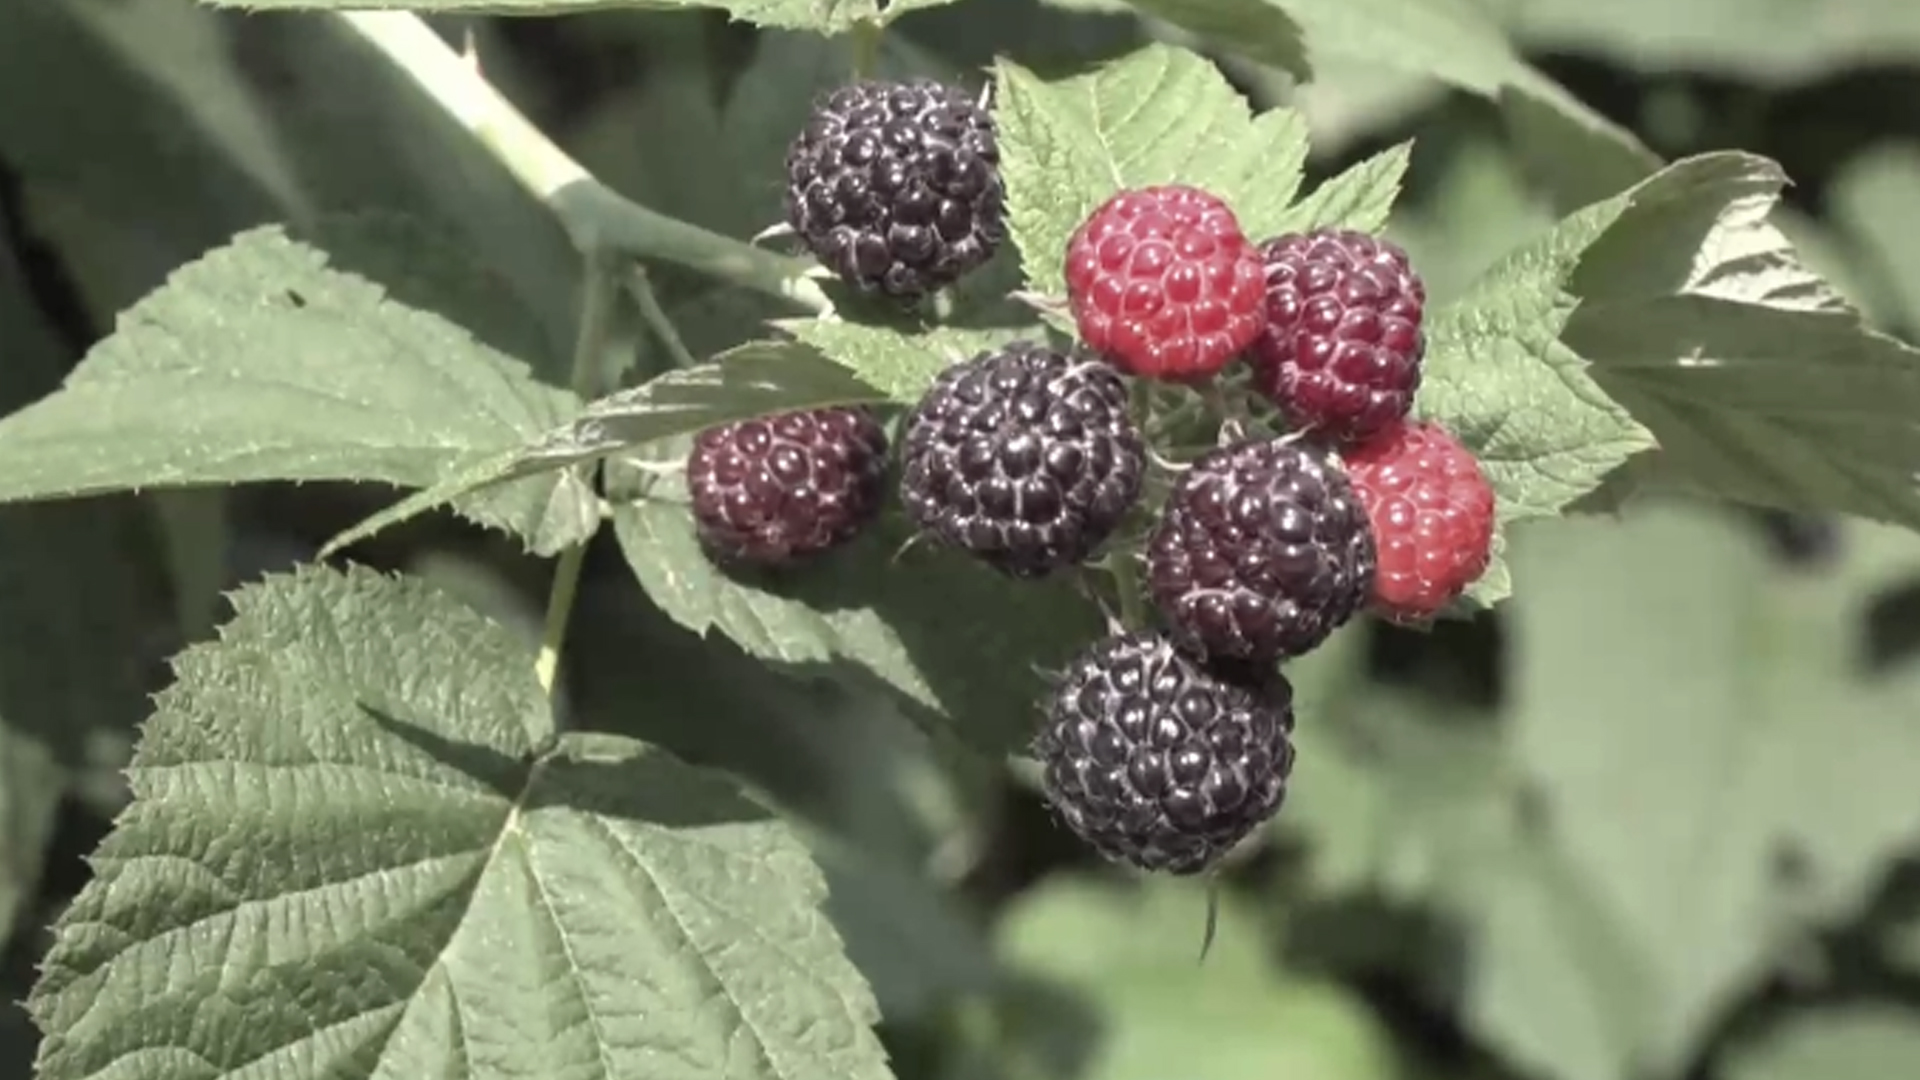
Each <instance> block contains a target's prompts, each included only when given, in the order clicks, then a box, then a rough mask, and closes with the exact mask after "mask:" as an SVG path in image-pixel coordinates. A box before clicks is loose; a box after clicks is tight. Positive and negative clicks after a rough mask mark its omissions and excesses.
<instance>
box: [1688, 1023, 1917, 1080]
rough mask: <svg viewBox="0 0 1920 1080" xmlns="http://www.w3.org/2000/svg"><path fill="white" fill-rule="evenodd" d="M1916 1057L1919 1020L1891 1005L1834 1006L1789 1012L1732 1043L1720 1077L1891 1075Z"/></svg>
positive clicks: (1873, 1079)
mask: <svg viewBox="0 0 1920 1080" xmlns="http://www.w3.org/2000/svg"><path fill="white" fill-rule="evenodd" d="M1916 1061H1920V1019H1915V1018H1914V1015H1913V1010H1912V1009H1910V1008H1904V1007H1900V1006H1897V1005H1893V1004H1862V1005H1836V1006H1827V1007H1824V1008H1817V1009H1809V1010H1807V1011H1804V1012H1800V1013H1795V1014H1790V1015H1789V1016H1788V1017H1787V1018H1786V1019H1785V1020H1784V1021H1782V1022H1781V1023H1779V1024H1776V1025H1774V1026H1773V1027H1772V1029H1771V1030H1769V1031H1767V1032H1766V1033H1765V1034H1764V1035H1762V1036H1760V1037H1759V1038H1757V1039H1754V1040H1753V1041H1752V1042H1751V1043H1749V1044H1747V1045H1745V1046H1741V1047H1738V1048H1736V1049H1735V1050H1733V1051H1731V1052H1730V1054H1729V1060H1728V1062H1727V1064H1726V1066H1725V1067H1724V1068H1722V1069H1721V1070H1720V1076H1721V1077H1722V1078H1724V1080H1889V1078H1891V1077H1895V1076H1900V1075H1903V1074H1905V1073H1906V1072H1907V1071H1908V1070H1910V1069H1912V1068H1913V1063H1914V1062H1916Z"/></svg>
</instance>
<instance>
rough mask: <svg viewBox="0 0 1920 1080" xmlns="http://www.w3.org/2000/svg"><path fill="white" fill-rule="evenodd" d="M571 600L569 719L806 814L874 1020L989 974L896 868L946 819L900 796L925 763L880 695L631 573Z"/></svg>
mask: <svg viewBox="0 0 1920 1080" xmlns="http://www.w3.org/2000/svg"><path fill="white" fill-rule="evenodd" d="M577 610H578V612H579V615H578V618H579V619H580V625H582V626H591V627H593V632H592V633H591V634H581V635H577V636H576V637H575V638H574V639H573V640H572V641H571V642H569V644H568V647H567V654H568V655H567V666H568V679H567V682H568V685H569V686H570V687H571V688H573V690H574V695H573V700H574V701H575V702H576V704H577V709H576V712H575V716H576V717H577V721H576V723H577V725H578V726H580V727H584V728H588V729H590V730H607V731H614V732H618V733H620V734H625V735H631V736H634V737H637V738H640V739H642V740H644V741H646V742H647V743H649V744H651V745H654V746H659V747H661V748H662V749H665V750H668V751H670V752H671V753H673V754H674V755H675V756H677V757H679V758H681V759H682V760H685V761H688V762H690V763H693V764H697V765H702V766H707V767H711V768H716V769H723V770H725V771H726V772H727V773H729V774H730V775H733V776H737V777H740V778H741V780H742V781H743V782H744V783H747V784H750V785H752V787H753V789H754V790H756V791H759V792H764V793H765V794H766V796H767V797H768V798H770V799H772V800H773V801H775V802H776V803H777V804H778V805H779V806H780V808H781V809H782V810H783V811H784V812H786V813H787V814H789V815H793V816H795V817H798V818H800V819H802V820H804V821H805V822H807V823H808V824H809V825H810V826H811V827H812V828H811V830H810V833H811V835H810V838H809V839H810V845H811V846H812V848H813V850H814V851H815V853H816V857H817V858H818V859H819V860H820V862H821V867H822V869H823V871H824V872H825V873H826V876H827V883H828V886H829V890H830V891H829V895H828V897H827V902H826V912H827V915H828V916H829V917H830V918H832V919H833V922H834V925H835V926H836V927H838V928H839V930H840V934H841V936H842V937H843V938H845V939H846V943H847V955H848V956H849V957H850V958H851V959H852V960H853V962H854V964H855V965H856V966H858V967H859V968H860V971H861V973H862V974H864V975H865V976H866V977H867V979H868V980H869V981H870V982H871V983H872V984H873V991H874V996H875V997H876V998H877V999H878V1000H879V1002H880V1008H881V1012H882V1014H883V1015H884V1016H886V1017H887V1018H888V1020H889V1021H896V1022H897V1021H902V1020H908V1019H912V1018H915V1017H918V1016H923V1015H925V1014H926V1013H927V1012H928V1011H929V1010H930V1009H932V1008H934V1007H936V1006H938V1005H940V1004H943V1003H944V1002H946V1001H948V1000H950V999H951V998H952V996H953V995H955V994H957V993H963V992H973V991H980V990H984V989H986V988H988V987H989V986H990V985H991V984H992V982H993V981H994V979H995V977H996V974H997V973H996V972H995V970H994V965H993V963H992V959H991V956H990V953H989V950H988V949H987V948H986V946H985V944H984V942H982V941H981V940H980V935H979V932H978V930H977V929H975V928H974V926H973V925H972V923H971V920H970V919H968V918H967V917H966V916H965V915H964V914H963V913H962V912H960V911H959V910H958V909H957V908H956V905H955V904H954V902H953V900H952V899H951V897H950V896H949V895H947V894H946V893H945V892H944V891H943V890H940V889H939V888H938V887H937V886H936V885H935V884H934V883H933V882H930V881H928V880H927V879H926V878H924V877H923V876H921V875H920V874H919V873H917V872H915V870H913V869H910V868H913V867H919V866H922V865H925V864H926V863H927V862H928V861H930V860H931V859H932V858H933V857H934V855H935V852H936V850H937V847H936V845H945V844H950V843H952V842H953V840H954V839H955V835H956V832H957V831H958V830H957V829H955V828H953V827H951V826H949V825H948V823H945V822H940V823H937V824H936V823H934V822H931V821H930V820H929V817H930V815H928V814H926V813H924V812H920V811H919V810H918V809H917V804H916V803H915V802H914V801H913V800H912V799H910V798H909V792H908V791H907V790H906V789H907V783H908V781H909V780H910V778H912V777H915V776H917V775H924V774H926V773H930V772H933V771H934V770H935V769H937V768H938V767H939V764H938V762H937V761H936V760H935V759H934V757H933V755H932V753H931V750H932V747H931V745H930V743H929V740H928V739H927V738H926V737H925V735H923V734H922V733H921V732H920V731H919V730H917V729H916V728H915V727H914V726H913V725H912V724H910V723H909V722H907V720H906V719H904V718H903V717H902V716H901V715H900V712H899V710H898V709H897V708H895V707H894V705H893V703H892V701H891V700H889V699H888V698H887V697H884V696H882V695H880V694H876V693H872V692H868V691H866V690H864V689H861V690H858V691H855V690H850V689H849V688H848V687H846V686H845V685H844V684H843V683H841V682H835V681H829V680H826V679H811V678H805V677H796V676H795V674H794V673H790V672H786V671H782V670H781V669H780V668H778V667H776V666H773V665H769V664H766V663H764V662H762V661H761V660H759V659H757V658H754V657H752V656H748V655H747V654H745V653H744V652H742V651H741V650H739V649H738V648H736V647H735V646H734V645H733V644H732V643H730V642H726V641H715V640H710V639H709V640H702V639H701V638H699V637H696V636H695V635H693V634H690V633H688V632H687V631H686V629H685V628H684V627H681V626H679V625H677V624H675V623H673V622H672V621H671V620H669V619H668V618H666V617H665V616H664V615H662V614H661V613H660V611H659V610H658V609H657V608H655V607H654V606H653V605H652V604H650V603H648V601H647V600H646V598H645V596H644V595H643V594H641V593H640V591H639V589H638V588H637V587H635V586H634V584H633V583H632V582H599V583H595V584H593V585H590V586H589V587H588V588H586V589H583V590H582V592H581V596H580V604H579V607H578V608H577ZM938 775H939V776H940V777H941V778H942V779H945V778H947V777H950V776H951V775H952V772H951V771H950V770H941V771H940V772H939V773H938ZM996 778H997V777H996ZM996 790H997V788H996ZM943 826H944V827H943Z"/></svg>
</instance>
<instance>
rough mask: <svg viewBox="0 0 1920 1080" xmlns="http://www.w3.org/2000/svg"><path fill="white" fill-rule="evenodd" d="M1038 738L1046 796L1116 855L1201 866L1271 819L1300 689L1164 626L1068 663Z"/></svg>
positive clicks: (1078, 829) (1282, 788) (1080, 831)
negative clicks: (1195, 646)
mask: <svg viewBox="0 0 1920 1080" xmlns="http://www.w3.org/2000/svg"><path fill="white" fill-rule="evenodd" d="M1045 707H1046V723H1045V725H1044V726H1043V727H1042V728H1041V730H1040V733H1039V735H1038V736H1037V737H1036V738H1035V740H1034V746H1033V749H1034V754H1035V756H1036V757H1037V758H1038V759H1039V761H1040V764H1041V766H1042V770H1043V773H1042V775H1043V784H1044V787H1045V792H1046V797H1047V801H1048V802H1049V803H1050V804H1051V805H1052V806H1053V808H1054V810H1055V811H1056V812H1057V813H1058V814H1059V816H1060V818H1061V820H1063V821H1065V822H1066V824H1067V827H1068V828H1069V829H1071V830H1073V832H1074V834H1075V835H1077V836H1079V837H1080V838H1081V839H1082V840H1084V841H1085V842H1086V843H1088V844H1089V845H1091V846H1092V847H1093V848H1094V849H1095V850H1096V851H1098V852H1099V853H1100V854H1101V855H1103V856H1105V857H1106V858H1108V859H1111V860H1115V861H1119V862H1125V863H1130V864H1132V865H1134V866H1137V867H1139V868H1141V869H1144V870H1157V871H1165V872H1169V873H1173V874H1193V873H1199V872H1201V871H1203V870H1206V869H1208V868H1209V867H1211V866H1213V865H1214V864H1216V863H1218V862H1219V860H1220V859H1221V857H1222V856H1224V855H1226V854H1227V852H1229V851H1230V850H1232V849H1233V847H1234V845H1236V844H1238V843H1239V842H1240V841H1241V840H1242V839H1244V838H1245V837H1246V836H1247V834H1249V833H1251V832H1252V831H1253V830H1254V829H1256V828H1258V827H1259V826H1260V825H1261V824H1262V823H1264V822H1265V821H1267V820H1268V819H1270V818H1272V817H1273V815H1274V814H1275V813H1276V812H1277V811H1278V810H1279V809H1280V805H1281V803H1282V802H1283V801H1284V799H1285V797H1286V789H1287V777H1288V774H1289V773H1290V772H1291V771H1292V768H1293V756H1294V752H1293V743H1292V741H1291V734H1292V731H1293V722H1294V720H1293V688H1292V686H1291V685H1289V684H1288V682H1287V681H1286V679H1285V678H1284V677H1283V676H1281V675H1280V674H1279V673H1278V672H1277V671H1271V670H1270V671H1267V672H1262V673H1259V674H1257V675H1256V674H1255V673H1254V672H1253V670H1252V669H1250V668H1247V669H1239V668H1229V667H1227V666H1224V665H1220V664H1210V663H1207V662H1205V661H1203V660H1200V659H1197V658H1195V657H1193V656H1191V655H1189V654H1187V653H1185V652H1183V651H1181V650H1180V648H1179V647H1177V646H1176V645H1175V644H1174V643H1173V641H1172V640H1171V639H1169V638H1167V637H1166V636H1164V635H1162V634H1157V633H1129V634H1120V635H1116V636H1113V637H1108V638H1106V639H1104V640H1102V641H1099V642H1097V643H1095V644H1094V645H1093V646H1092V647H1090V648H1088V649H1087V650H1085V651H1084V652H1082V653H1081V654H1080V655H1079V656H1077V657H1075V658H1074V660H1073V661H1072V662H1071V663H1070V664H1069V665H1068V666H1067V669H1066V671H1065V672H1064V673H1063V674H1062V675H1061V677H1060V679H1059V682H1058V683H1057V684H1056V685H1055V686H1054V688H1053V691H1052V693H1051V694H1050V695H1049V696H1048V698H1047V699H1046V703H1045Z"/></svg>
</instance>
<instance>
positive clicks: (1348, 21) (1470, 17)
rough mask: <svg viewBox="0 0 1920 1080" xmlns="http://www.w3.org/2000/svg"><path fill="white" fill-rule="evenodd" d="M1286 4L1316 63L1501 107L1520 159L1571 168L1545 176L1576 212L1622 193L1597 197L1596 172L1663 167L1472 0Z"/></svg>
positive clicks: (1635, 173)
mask: <svg viewBox="0 0 1920 1080" xmlns="http://www.w3.org/2000/svg"><path fill="white" fill-rule="evenodd" d="M1280 3H1281V6H1283V7H1285V8H1286V10H1287V13H1288V14H1289V15H1292V16H1293V17H1294V19H1296V20H1298V22H1299V23H1300V25H1301V26H1302V27H1303V28H1304V29H1305V30H1306V37H1307V46H1308V49H1309V51H1310V52H1311V53H1312V54H1313V55H1314V56H1315V57H1316V62H1319V60H1318V58H1321V57H1324V58H1325V59H1326V62H1329V63H1331V62H1334V61H1336V60H1337V59H1350V60H1354V61H1359V62H1364V63H1366V64H1370V65H1374V66H1378V67H1385V68H1390V69H1396V70H1399V71H1405V72H1410V73H1413V74H1416V75H1424V76H1430V77H1432V78H1435V79H1439V80H1440V81H1442V82H1444V83H1447V84H1448V85H1450V86H1454V87H1458V88H1459V89H1462V90H1466V91H1469V92H1471V93H1475V94H1479V95H1481V96H1482V97H1486V98H1488V99H1491V100H1493V101H1495V102H1497V103H1499V104H1500V105H1501V107H1502V110H1503V112H1505V113H1506V114H1507V117H1508V120H1509V122H1510V123H1512V125H1513V127H1514V130H1515V132H1516V134H1518V135H1520V136H1521V137H1522V138H1524V139H1525V140H1526V144H1523V145H1522V146H1520V147H1519V149H1520V150H1521V151H1522V152H1523V153H1526V154H1527V155H1528V156H1529V157H1537V158H1540V159H1542V160H1545V161H1546V162H1547V163H1548V164H1560V162H1561V161H1564V162H1568V163H1572V164H1568V165H1566V166H1564V167H1562V168H1560V169H1557V170H1555V171H1553V172H1551V173H1550V174H1548V176H1547V177H1546V178H1548V179H1552V180H1556V181H1565V182H1568V183H1571V184H1572V185H1575V187H1576V190H1577V191H1578V196H1579V197H1578V198H1577V199H1574V200H1573V201H1572V205H1579V204H1581V203H1584V202H1588V201H1591V200H1592V199H1593V198H1596V197H1598V196H1599V195H1602V194H1610V193H1611V192H1613V191H1617V190H1618V186H1617V185H1616V186H1613V187H1609V188H1605V189H1603V190H1601V191H1595V190H1593V189H1592V187H1591V186H1590V185H1591V183H1592V180H1591V177H1592V176H1594V175H1599V176H1605V177H1609V178H1622V179H1626V180H1634V179H1638V178H1640V177H1643V176H1645V175H1647V174H1648V173H1651V172H1652V171H1654V170H1655V169H1656V168H1658V167H1659V165H1660V161H1659V158H1658V157H1656V156H1655V155H1654V154H1653V153H1652V152H1650V151H1649V150H1647V148H1646V147H1645V146H1643V145H1641V144H1640V142H1639V140H1638V139H1636V138H1635V137H1634V136H1633V134H1632V133H1631V132H1629V131H1627V130H1626V129H1625V128H1622V127H1620V126H1618V125H1616V124H1613V123H1611V122H1609V121H1607V120H1606V119H1605V118H1603V117H1601V116H1600V115H1599V114H1598V113H1596V112H1595V111H1594V110H1593V109H1592V108H1590V107H1589V106H1587V105H1586V104H1584V103H1582V102H1581V101H1580V99H1579V98H1577V97H1575V96H1574V95H1572V94H1570V93H1568V92H1567V91H1566V89H1565V88H1564V87H1562V86H1560V85H1559V84H1558V83H1556V82H1554V81H1553V80H1552V79H1550V78H1548V77H1547V76H1546V75H1544V74H1542V73H1541V72H1540V70H1539V69H1537V68H1535V67H1533V66H1532V65H1531V64H1528V63H1527V62H1526V61H1525V60H1524V59H1523V58H1522V57H1521V56H1520V54H1519V53H1518V52H1516V51H1515V49H1514V48H1513V46H1512V44H1511V43H1510V42H1509V41H1508V40H1507V37H1506V34H1505V33H1504V32H1503V31H1502V30H1501V28H1500V26H1499V24H1498V23H1496V22H1495V21H1494V20H1493V19H1492V18H1491V16H1490V15H1489V14H1488V12H1487V10H1486V6H1485V5H1483V4H1480V3H1477V2H1476V0H1280ZM1535 143H1540V144H1543V146H1542V151H1543V152H1541V153H1537V154H1536V153H1531V152H1530V150H1531V144H1535ZM1546 148H1551V153H1550V154H1549V153H1546V152H1544V150H1545V149H1546ZM1555 158H1558V159H1560V160H1559V161H1556V160H1555ZM1563 205H1564V204H1563Z"/></svg>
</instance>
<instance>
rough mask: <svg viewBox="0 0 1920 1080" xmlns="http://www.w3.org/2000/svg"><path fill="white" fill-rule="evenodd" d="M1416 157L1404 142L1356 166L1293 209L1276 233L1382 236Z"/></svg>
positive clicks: (1322, 185)
mask: <svg viewBox="0 0 1920 1080" xmlns="http://www.w3.org/2000/svg"><path fill="white" fill-rule="evenodd" d="M1412 153H1413V143H1411V142H1403V143H1399V144H1397V145H1395V146H1392V147H1389V148H1387V149H1385V150H1382V151H1381V152H1379V153H1378V154H1375V155H1373V156H1372V157H1370V158H1367V159H1365V160H1363V161H1360V162H1357V163H1355V164H1354V165H1352V166H1350V167H1349V168H1348V169H1347V170H1346V171H1345V172H1342V173H1340V174H1339V175H1338V176H1334V177H1331V178H1329V179H1328V180H1327V181H1325V182H1324V183H1322V184H1321V185H1320V186H1319V187H1317V188H1314V189H1313V194H1311V195H1308V196H1307V197H1306V198H1304V199H1301V200H1300V201H1299V202H1298V203H1296V204H1295V205H1294V206H1292V207H1291V208H1289V209H1288V210H1287V212H1286V214H1285V216H1283V217H1282V218H1281V221H1280V225H1279V227H1278V228H1277V229H1276V230H1275V231H1276V232H1307V231H1309V230H1311V229H1320V228H1342V229H1358V230H1360V231H1361V232H1370V233H1377V232H1379V231H1380V230H1381V229H1384V228H1386V225H1387V216H1388V215H1389V214H1390V213H1392V211H1393V204H1394V200H1396V199H1398V198H1399V197H1400V181H1401V180H1402V179H1403V178H1404V177H1405V176H1406V174H1407V160H1408V158H1409V157H1410V156H1411V155H1412Z"/></svg>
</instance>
